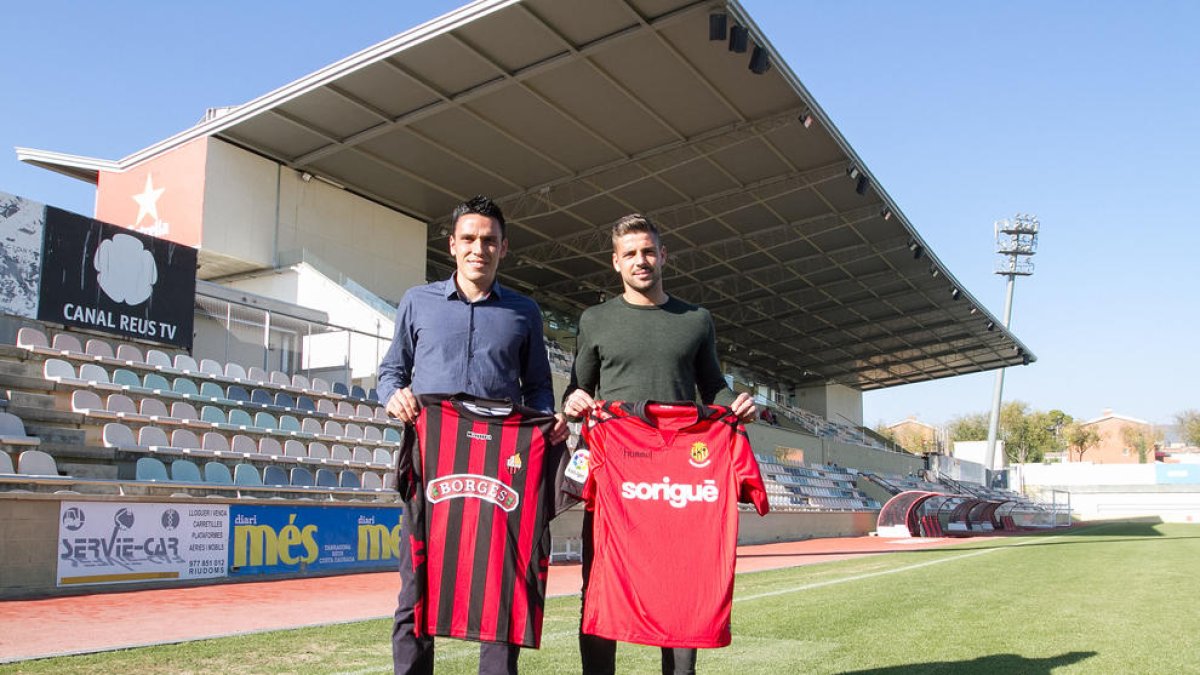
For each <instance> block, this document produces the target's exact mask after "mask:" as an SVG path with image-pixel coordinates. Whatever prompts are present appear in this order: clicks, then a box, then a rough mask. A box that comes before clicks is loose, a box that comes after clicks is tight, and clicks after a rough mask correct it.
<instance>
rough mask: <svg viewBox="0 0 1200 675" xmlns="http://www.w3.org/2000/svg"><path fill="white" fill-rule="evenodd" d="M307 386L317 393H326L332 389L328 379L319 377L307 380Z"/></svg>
mask: <svg viewBox="0 0 1200 675" xmlns="http://www.w3.org/2000/svg"><path fill="white" fill-rule="evenodd" d="M309 385H310V386H309V388H310V389H311V390H312V391H315V392H317V393H318V394H328V393H329V392H331V391H332V389H331V388H330V386H329V381H328V380H325V379H323V378H320V377H314V378H312V379H311V380H310V381H309Z"/></svg>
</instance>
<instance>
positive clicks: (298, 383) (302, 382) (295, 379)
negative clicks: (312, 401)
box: [292, 373, 311, 391]
mask: <svg viewBox="0 0 1200 675" xmlns="http://www.w3.org/2000/svg"><path fill="white" fill-rule="evenodd" d="M309 386H311V385H310V383H309V381H308V378H307V377H305V376H303V375H301V374H300V373H296V374H295V375H292V388H293V389H300V390H304V391H307V390H308V388H309Z"/></svg>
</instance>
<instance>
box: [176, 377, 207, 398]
mask: <svg viewBox="0 0 1200 675" xmlns="http://www.w3.org/2000/svg"><path fill="white" fill-rule="evenodd" d="M171 391H173V392H175V393H176V394H178V395H180V396H182V397H184V398H198V397H199V396H200V390H199V389H198V388H197V387H196V383H195V382H193V381H192V380H191V379H190V378H188V377H187V376H185V375H180V376H179V377H177V378H175V380H174V381H173V382H171Z"/></svg>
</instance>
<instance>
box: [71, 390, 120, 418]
mask: <svg viewBox="0 0 1200 675" xmlns="http://www.w3.org/2000/svg"><path fill="white" fill-rule="evenodd" d="M113 396H116V394H113ZM71 412H77V413H81V414H84V415H89V416H93V417H108V418H114V417H116V415H113V414H112V413H110V412H109V411H108V409H107V408H105V407H104V403H103V402H102V401H101V400H100V395H99V394H97V393H96V392H94V391H92V390H90V389H76V390H75V391H73V392H71Z"/></svg>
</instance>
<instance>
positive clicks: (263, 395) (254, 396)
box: [230, 387, 275, 406]
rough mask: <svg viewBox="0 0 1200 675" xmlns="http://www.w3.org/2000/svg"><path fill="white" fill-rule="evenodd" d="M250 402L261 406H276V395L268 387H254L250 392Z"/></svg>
mask: <svg viewBox="0 0 1200 675" xmlns="http://www.w3.org/2000/svg"><path fill="white" fill-rule="evenodd" d="M230 389H233V387H230ZM231 398H232V396H231ZM250 402H251V403H257V404H258V405H261V406H274V405H275V397H274V396H272V395H271V392H269V391H267V390H266V389H254V390H253V391H251V392H250Z"/></svg>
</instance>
